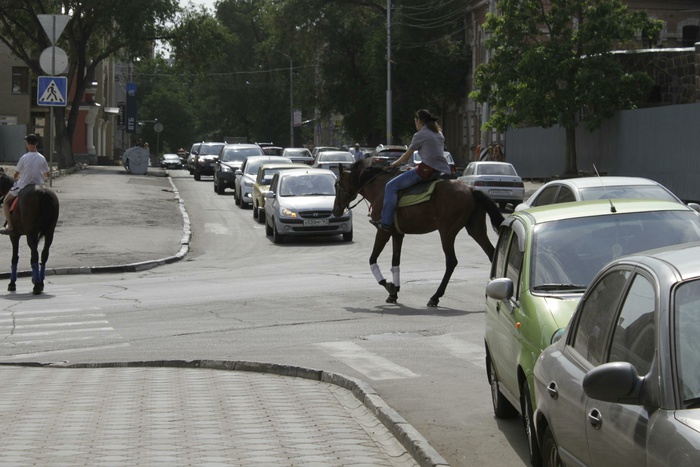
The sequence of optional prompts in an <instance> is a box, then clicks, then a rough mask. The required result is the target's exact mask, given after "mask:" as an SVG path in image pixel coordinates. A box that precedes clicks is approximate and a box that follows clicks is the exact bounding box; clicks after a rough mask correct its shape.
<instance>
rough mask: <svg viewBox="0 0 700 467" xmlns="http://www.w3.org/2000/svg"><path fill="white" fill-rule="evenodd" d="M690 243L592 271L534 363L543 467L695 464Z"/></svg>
mask: <svg viewBox="0 0 700 467" xmlns="http://www.w3.org/2000/svg"><path fill="white" fill-rule="evenodd" d="M698 258H700V243H693V244H686V245H676V246H673V247H668V248H666V249H662V250H653V251H650V252H646V253H640V254H636V255H632V256H627V257H622V258H619V259H617V260H615V261H613V262H611V263H609V264H608V265H607V266H606V267H605V268H603V270H602V271H600V272H599V273H598V275H597V276H596V278H595V279H594V280H593V282H592V283H591V284H592V285H591V286H590V287H589V288H588V291H587V292H586V294H585V295H584V296H583V298H582V300H581V302H580V303H579V306H578V309H577V310H576V312H575V314H574V316H573V318H572V319H571V322H570V324H569V326H568V328H567V329H566V331H565V333H564V335H563V336H562V337H561V339H560V340H559V341H558V342H556V343H555V344H553V345H552V346H550V347H548V348H547V349H546V350H545V351H544V352H542V354H541V356H540V358H539V359H538V361H537V363H536V365H535V395H536V399H537V410H536V411H535V415H534V417H535V424H536V430H537V437H538V440H539V442H540V447H541V452H542V458H543V464H544V465H545V466H552V465H555V466H556V465H594V466H621V465H636V466H643V465H644V466H651V465H653V466H695V465H700V340H698V336H699V335H700V261H698Z"/></svg>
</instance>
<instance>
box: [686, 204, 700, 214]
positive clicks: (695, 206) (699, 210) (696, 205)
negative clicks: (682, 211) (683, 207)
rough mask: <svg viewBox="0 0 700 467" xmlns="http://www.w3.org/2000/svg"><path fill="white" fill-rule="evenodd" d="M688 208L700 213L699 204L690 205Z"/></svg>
mask: <svg viewBox="0 0 700 467" xmlns="http://www.w3.org/2000/svg"><path fill="white" fill-rule="evenodd" d="M688 207H689V208H690V209H692V210H693V211H695V212H700V204H698V203H688Z"/></svg>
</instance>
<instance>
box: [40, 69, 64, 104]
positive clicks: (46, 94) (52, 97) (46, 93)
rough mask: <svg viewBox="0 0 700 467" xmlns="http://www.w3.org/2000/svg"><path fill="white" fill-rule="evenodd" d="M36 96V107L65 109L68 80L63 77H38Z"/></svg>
mask: <svg viewBox="0 0 700 467" xmlns="http://www.w3.org/2000/svg"><path fill="white" fill-rule="evenodd" d="M36 94H37V96H36V103H37V105H48V106H55V107H65V106H66V98H67V94H68V78H66V77H65V76H39V82H38V83H37V90H36Z"/></svg>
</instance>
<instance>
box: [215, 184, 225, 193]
mask: <svg viewBox="0 0 700 467" xmlns="http://www.w3.org/2000/svg"><path fill="white" fill-rule="evenodd" d="M214 190H216V193H217V194H219V195H223V194H224V191H226V188H225V187H224V185H223V184H221V183H219V182H214Z"/></svg>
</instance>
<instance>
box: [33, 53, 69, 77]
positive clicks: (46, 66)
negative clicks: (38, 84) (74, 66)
mask: <svg viewBox="0 0 700 467" xmlns="http://www.w3.org/2000/svg"><path fill="white" fill-rule="evenodd" d="M52 56H53V57H55V58H53V59H52ZM52 63H53V64H54V66H53V67H52V66H51V64H52ZM39 65H41V69H42V70H44V73H47V74H49V75H51V76H55V75H60V74H61V73H63V72H65V71H66V69H67V68H68V55H66V52H65V51H64V50H63V49H61V48H58V47H47V48H45V49H44V51H43V52H41V55H40V56H39Z"/></svg>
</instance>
